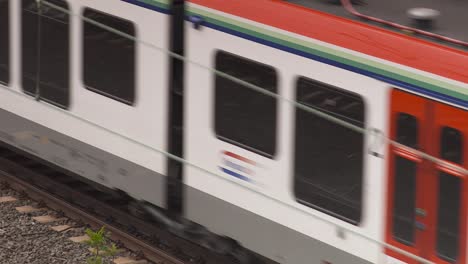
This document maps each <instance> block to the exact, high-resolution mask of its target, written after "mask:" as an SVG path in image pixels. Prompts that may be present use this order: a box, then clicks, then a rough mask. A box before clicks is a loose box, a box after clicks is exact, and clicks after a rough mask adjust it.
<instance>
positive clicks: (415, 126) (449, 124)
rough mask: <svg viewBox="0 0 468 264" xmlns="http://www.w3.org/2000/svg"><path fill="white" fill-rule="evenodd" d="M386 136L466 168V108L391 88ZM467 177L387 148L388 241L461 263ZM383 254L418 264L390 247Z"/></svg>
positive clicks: (401, 149) (441, 260)
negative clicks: (388, 150) (388, 133)
mask: <svg viewBox="0 0 468 264" xmlns="http://www.w3.org/2000/svg"><path fill="white" fill-rule="evenodd" d="M391 101H392V102H391V111H390V113H391V115H390V122H391V125H390V135H391V137H392V139H394V140H396V141H397V142H399V143H401V144H402V145H405V146H407V147H410V148H413V149H418V150H420V151H422V152H425V153H428V154H430V155H432V156H436V157H438V158H440V159H442V160H445V161H447V162H449V163H452V164H457V165H459V166H462V167H464V168H466V167H467V164H468V111H466V110H463V109H458V108H455V107H452V106H449V105H445V104H442V103H438V102H435V101H432V100H429V99H426V98H423V97H420V96H417V95H412V94H409V93H406V92H402V91H399V90H396V89H394V90H393V91H392V98H391ZM467 176H468V175H463V173H461V172H460V171H456V170H453V169H451V167H448V166H444V165H443V164H442V163H437V162H431V161H428V160H427V159H423V158H422V157H421V156H420V155H418V153H416V152H414V151H411V150H410V149H408V148H405V147H396V146H391V147H390V153H389V174H388V177H389V178H388V197H387V226H386V240H387V243H389V244H391V245H394V246H396V247H398V248H400V249H403V250H406V251H408V252H411V253H413V254H415V255H418V256H421V257H423V258H425V259H428V260H431V261H433V262H435V263H457V264H465V263H466V262H465V260H466V213H467V211H466V208H467V204H466V202H467V199H468V196H467V187H468V185H467V182H468V181H467V180H466V177H467ZM386 254H387V255H389V256H391V257H393V258H395V259H398V260H400V261H403V262H406V263H418V262H417V261H415V260H413V259H411V258H408V257H405V256H403V255H401V254H398V253H396V252H392V251H391V250H386Z"/></svg>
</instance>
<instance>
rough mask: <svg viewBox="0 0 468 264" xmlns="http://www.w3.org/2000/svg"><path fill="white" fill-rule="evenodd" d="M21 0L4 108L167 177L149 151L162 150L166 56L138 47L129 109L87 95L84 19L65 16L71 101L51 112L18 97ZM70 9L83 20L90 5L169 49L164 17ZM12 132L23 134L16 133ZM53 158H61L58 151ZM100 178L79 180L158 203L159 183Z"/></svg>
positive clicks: (125, 8) (73, 4) (106, 3)
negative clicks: (68, 49)
mask: <svg viewBox="0 0 468 264" xmlns="http://www.w3.org/2000/svg"><path fill="white" fill-rule="evenodd" d="M20 2H21V1H12V2H11V3H12V4H11V14H14V15H12V33H13V34H12V37H11V51H12V52H11V54H12V71H11V72H12V76H11V82H10V85H9V87H2V89H0V104H1V105H2V108H3V109H4V110H7V111H9V112H12V113H15V114H17V115H19V116H21V117H23V118H26V119H28V120H31V121H34V122H36V123H39V124H41V125H43V126H45V127H47V128H50V129H52V130H54V131H57V132H58V133H61V134H64V135H68V136H70V137H72V138H74V139H77V140H79V141H82V142H84V143H86V144H89V145H92V146H95V147H97V148H99V149H101V150H104V151H106V152H109V153H113V154H114V155H117V156H119V157H121V158H123V159H126V160H129V161H131V162H133V163H135V164H138V165H140V166H143V167H146V168H147V169H150V170H152V171H155V172H157V173H159V174H161V175H162V174H165V166H166V165H165V164H166V162H165V161H166V158H165V157H164V156H163V155H161V154H159V153H157V152H155V151H153V150H151V148H154V149H162V150H164V149H166V138H167V135H166V134H167V132H166V127H167V125H166V122H167V86H168V67H167V64H168V59H167V55H166V54H164V53H162V52H160V51H157V50H154V49H152V48H149V47H147V46H144V45H141V44H137V46H136V52H137V54H136V65H135V68H136V99H135V105H134V106H130V105H126V104H123V103H121V102H118V101H115V100H113V99H110V98H108V97H105V96H102V95H100V94H97V93H95V92H93V91H90V90H87V89H86V88H85V87H84V85H83V81H82V51H81V49H82V47H81V45H82V44H81V43H82V36H81V35H82V21H81V18H80V17H77V16H70V43H71V58H70V62H71V65H70V71H71V73H70V82H71V85H70V87H71V89H70V98H71V103H70V108H69V109H68V111H60V110H58V109H54V108H55V107H53V106H51V105H49V104H47V103H45V102H42V103H38V102H36V101H34V98H33V97H30V96H26V95H25V94H23V91H22V87H21V79H20V78H21V75H20V72H21V68H20V67H21V66H20V61H21V57H20V56H21V55H20V52H21V50H20V47H21V44H20V41H21V36H20V32H21V30H20V29H21V25H20V23H21V20H20V16H19V14H20V8H21V7H20ZM68 4H69V8H70V11H71V12H73V13H75V14H81V12H82V11H83V8H85V7H90V8H94V9H96V10H99V11H102V12H105V13H109V14H112V15H114V16H119V17H121V18H124V19H127V20H130V21H132V22H133V23H134V25H135V28H136V34H137V37H138V38H140V39H142V40H144V41H147V42H150V43H154V44H155V45H157V46H160V47H161V48H163V49H167V45H168V35H169V32H168V31H169V26H168V25H169V16H168V15H166V14H163V13H158V12H153V11H151V10H148V9H144V8H141V7H139V6H135V5H131V4H128V3H125V2H122V1H118V0H100V1H84V0H77V1H69V3H68ZM116 56H118V54H116ZM10 90H13V91H14V92H12V91H10ZM15 92H16V93H15ZM16 133H27V132H26V131H17V132H16ZM42 136H47V135H42ZM129 139H131V140H129ZM135 142H138V143H135ZM42 151H47V149H46V148H43V149H42ZM49 151H50V152H49V153H41V155H42V157H44V158H46V159H51V157H49V156H50V155H52V153H55V152H57V151H59V150H57V149H54V150H52V149H51V150H49ZM55 154H56V155H58V156H60V155H63V153H55ZM69 165H70V166H71V167H70V168H67V169H71V170H72V171H75V172H77V170H78V167H79V166H80V165H79V164H75V165H73V164H69ZM98 174H99V172H97V171H92V170H91V171H89V173H88V174H87V175H83V176H85V177H86V178H88V179H90V180H93V181H96V182H99V183H101V184H103V185H106V186H108V187H113V188H118V189H121V190H123V191H126V192H128V193H129V194H132V195H133V196H135V197H136V198H138V199H144V200H147V201H150V202H154V203H155V204H158V205H162V200H163V199H164V192H163V191H162V190H163V187H164V184H161V182H159V180H158V181H157V179H155V178H151V177H148V175H146V176H145V175H134V176H135V178H133V179H131V180H130V181H128V179H126V178H122V177H117V175H116V176H115V177H111V178H110V179H109V181H108V182H103V181H102V180H100V179H99V178H98ZM157 189H158V190H157Z"/></svg>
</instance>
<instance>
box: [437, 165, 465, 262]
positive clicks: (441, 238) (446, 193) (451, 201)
mask: <svg viewBox="0 0 468 264" xmlns="http://www.w3.org/2000/svg"><path fill="white" fill-rule="evenodd" d="M460 199H461V180H460V178H458V177H455V176H453V175H450V174H447V173H443V172H441V173H440V174H439V201H438V213H437V253H438V254H439V255H440V256H441V257H442V258H444V259H447V260H449V261H455V260H456V259H457V257H458V250H459V246H460V245H459V236H460V217H461V216H460Z"/></svg>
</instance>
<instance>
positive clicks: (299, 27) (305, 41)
mask: <svg viewBox="0 0 468 264" xmlns="http://www.w3.org/2000/svg"><path fill="white" fill-rule="evenodd" d="M288 1H293V0H288ZM296 1H298V0H296ZM308 1H310V2H316V1H328V0H308ZM398 1H399V0H398ZM448 1H450V0H448ZM335 7H338V8H340V6H335ZM200 8H201V9H200ZM206 8H207V9H206ZM212 10H214V12H213V11H212ZM188 12H189V14H190V15H197V16H201V17H203V18H204V19H205V21H206V23H207V24H206V25H207V26H209V27H213V28H216V29H218V30H222V31H225V32H227V33H229V34H234V35H238V36H240V37H243V38H246V39H248V40H252V41H255V42H258V43H261V44H265V45H268V46H272V47H275V48H279V49H282V50H285V51H287V52H293V53H295V54H300V56H306V57H313V58H315V59H316V60H319V61H326V63H329V64H332V65H335V64H340V65H341V66H340V67H344V68H346V69H351V70H354V71H356V72H366V74H368V75H369V76H374V77H375V78H383V79H384V80H385V81H386V82H389V83H392V84H395V85H398V86H401V85H402V84H404V85H411V86H414V87H416V88H417V87H424V89H427V91H429V92H430V93H436V94H438V96H439V95H440V96H439V97H444V98H445V97H446V98H445V99H443V100H446V101H449V102H454V103H455V104H458V105H462V106H464V107H468V52H467V51H466V50H463V49H455V48H453V47H449V46H447V45H440V44H439V43H434V42H429V41H426V40H422V39H419V38H415V37H413V36H409V35H407V34H403V33H401V32H394V31H390V30H388V29H385V28H382V27H377V26H375V25H369V24H366V23H363V22H360V21H354V20H351V19H348V18H344V17H340V16H336V15H333V14H328V13H326V12H323V11H317V10H315V9H311V8H309V7H304V6H300V5H297V4H293V3H290V2H287V1H284V0H255V1H251V0H236V1H224V0H189V7H188ZM219 12H221V13H219ZM304 37H305V38H304ZM355 52H357V53H355ZM368 56H370V57H368ZM408 67H409V68H408ZM413 69H415V70H416V71H414V70H413ZM418 70H419V71H418ZM420 71H422V72H420ZM423 72H426V73H427V74H426V73H423ZM428 74H429V75H428ZM430 74H435V75H438V76H439V77H435V76H434V75H430ZM441 77H442V78H441ZM416 88H415V89H416Z"/></svg>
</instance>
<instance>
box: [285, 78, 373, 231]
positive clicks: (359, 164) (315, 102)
mask: <svg viewBox="0 0 468 264" xmlns="http://www.w3.org/2000/svg"><path fill="white" fill-rule="evenodd" d="M296 96H297V101H298V102H299V103H301V104H303V105H306V106H309V107H312V108H314V109H316V110H318V111H321V112H323V113H325V114H328V115H331V116H333V117H335V118H338V119H340V120H343V121H346V122H349V123H351V124H354V125H357V126H359V127H364V124H365V117H364V113H365V106H364V101H363V99H362V97H360V96H359V95H357V94H354V93H351V92H348V91H344V90H342V89H339V88H336V87H332V86H330V85H327V84H324V83H320V82H317V81H314V80H310V79H307V78H304V77H300V78H299V79H298V82H297V91H296ZM363 156H364V135H363V134H362V133H359V132H356V131H353V130H351V129H349V128H345V127H343V126H341V125H338V124H336V123H334V122H331V121H328V120H326V119H324V118H322V117H319V116H317V115H315V114H313V113H309V112H306V111H305V110H302V109H298V108H296V128H295V164H294V173H295V180H294V192H295V195H296V199H297V200H298V202H300V203H303V204H305V205H307V206H310V207H313V208H316V209H317V210H320V211H323V212H325V213H328V214H331V215H333V216H335V217H337V218H340V219H342V220H345V221H348V222H350V223H353V224H355V225H357V224H358V223H359V222H360V220H361V210H362V209H361V208H362V181H363Z"/></svg>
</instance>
